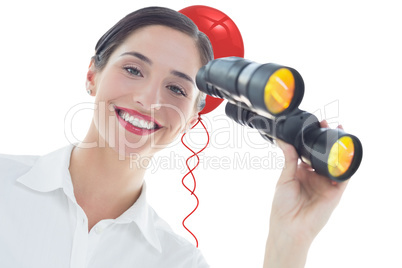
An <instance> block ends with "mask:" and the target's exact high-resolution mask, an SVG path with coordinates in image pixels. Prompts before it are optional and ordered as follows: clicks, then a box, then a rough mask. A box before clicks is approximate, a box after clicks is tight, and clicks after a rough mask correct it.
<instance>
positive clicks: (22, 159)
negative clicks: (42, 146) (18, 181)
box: [0, 154, 39, 179]
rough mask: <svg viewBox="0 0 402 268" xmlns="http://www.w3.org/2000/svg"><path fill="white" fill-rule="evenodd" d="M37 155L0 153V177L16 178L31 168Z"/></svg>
mask: <svg viewBox="0 0 402 268" xmlns="http://www.w3.org/2000/svg"><path fill="white" fill-rule="evenodd" d="M38 158H39V156H38V155H12V154H0V178H1V179H5V178H10V179H11V178H18V177H19V176H21V175H22V174H24V173H26V172H27V171H28V170H30V169H31V168H32V166H33V165H34V163H35V162H36V160H37V159H38Z"/></svg>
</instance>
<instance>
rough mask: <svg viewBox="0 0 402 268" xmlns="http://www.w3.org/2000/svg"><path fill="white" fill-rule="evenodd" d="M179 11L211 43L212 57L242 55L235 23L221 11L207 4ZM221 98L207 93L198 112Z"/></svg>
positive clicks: (215, 105)
mask: <svg viewBox="0 0 402 268" xmlns="http://www.w3.org/2000/svg"><path fill="white" fill-rule="evenodd" d="M179 12H180V13H182V14H184V15H186V16H187V17H189V18H190V19H191V20H192V21H193V22H194V23H195V24H196V25H197V27H198V29H199V30H200V31H201V32H203V33H205V34H206V35H207V36H208V38H209V40H210V41H211V44H212V49H213V51H214V58H215V59H218V58H223V57H231V56H235V57H242V58H243V57H244V45H243V38H242V37H241V34H240V31H239V29H238V28H237V26H236V24H235V23H234V22H233V20H232V19H231V18H229V16H228V15H226V14H225V13H223V12H222V11H220V10H218V9H215V8H212V7H208V6H199V5H197V6H190V7H186V8H183V9H182V10H180V11H179ZM222 101H223V99H219V98H214V97H211V96H209V95H207V98H206V103H205V107H204V109H203V110H202V111H201V112H200V113H199V114H206V113H209V112H211V111H213V110H214V109H216V107H218V106H219V104H221V103H222Z"/></svg>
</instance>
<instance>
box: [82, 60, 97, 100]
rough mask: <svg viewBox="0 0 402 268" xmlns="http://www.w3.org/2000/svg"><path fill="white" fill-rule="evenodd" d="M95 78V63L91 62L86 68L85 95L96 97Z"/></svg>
mask: <svg viewBox="0 0 402 268" xmlns="http://www.w3.org/2000/svg"><path fill="white" fill-rule="evenodd" d="M95 76H96V68H95V62H94V60H91V62H90V63H89V66H88V72H87V79H86V83H85V86H86V90H87V93H88V95H90V96H95V95H96V87H95Z"/></svg>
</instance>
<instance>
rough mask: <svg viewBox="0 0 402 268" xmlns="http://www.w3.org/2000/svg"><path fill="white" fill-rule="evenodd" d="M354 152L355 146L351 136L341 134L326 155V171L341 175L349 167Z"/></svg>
mask: <svg viewBox="0 0 402 268" xmlns="http://www.w3.org/2000/svg"><path fill="white" fill-rule="evenodd" d="M354 153H355V146H354V144H353V140H352V138H351V137H349V136H343V137H341V138H340V139H339V140H338V141H337V142H335V143H334V145H332V148H331V150H330V152H329V156H328V172H329V173H330V174H331V176H334V177H339V176H341V175H343V174H344V173H345V172H346V171H347V170H348V169H349V167H350V165H351V163H352V160H353V156H354Z"/></svg>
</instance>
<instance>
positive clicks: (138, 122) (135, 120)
mask: <svg viewBox="0 0 402 268" xmlns="http://www.w3.org/2000/svg"><path fill="white" fill-rule="evenodd" d="M119 115H120V117H121V118H123V119H124V121H126V122H129V123H130V124H132V125H133V126H135V127H139V128H145V129H154V128H155V127H156V125H155V123H154V122H148V121H145V120H143V119H138V118H136V117H134V116H132V115H131V116H130V115H129V114H128V113H126V112H124V111H122V110H120V111H119Z"/></svg>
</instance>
